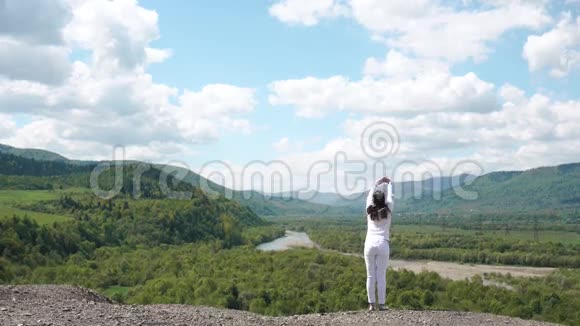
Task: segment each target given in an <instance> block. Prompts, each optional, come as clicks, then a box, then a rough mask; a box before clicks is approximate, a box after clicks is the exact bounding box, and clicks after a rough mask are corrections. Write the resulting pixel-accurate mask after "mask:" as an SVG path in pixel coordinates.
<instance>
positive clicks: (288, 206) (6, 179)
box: [0, 144, 345, 216]
mask: <svg viewBox="0 0 580 326" xmlns="http://www.w3.org/2000/svg"><path fill="white" fill-rule="evenodd" d="M0 148H1V149H0V189H46V187H48V186H50V187H53V186H59V185H63V186H67V187H70V186H74V187H89V177H90V172H91V171H92V169H93V168H94V167H95V166H96V165H97V164H98V163H99V162H93V161H76V160H70V159H68V158H66V157H64V156H62V155H59V154H56V153H52V152H49V151H45V150H37V149H19V148H14V147H11V146H8V145H1V144H0ZM122 164H123V165H124V167H125V168H126V171H130V172H129V173H133V171H134V169H136V168H137V167H138V166H147V165H149V166H150V167H151V168H153V169H154V170H157V171H161V170H162V168H164V167H165V166H164V165H159V164H148V163H143V162H138V161H123V162H122ZM171 170H172V171H173V172H174V173H175V172H177V171H179V173H182V174H183V175H185V177H184V178H183V181H184V182H186V183H188V184H191V185H193V186H194V187H198V188H201V189H202V190H204V191H205V192H207V193H208V194H210V195H212V194H213V195H214V196H219V195H222V196H231V197H232V199H233V200H236V201H238V202H239V203H241V204H242V205H245V206H248V207H249V208H250V209H252V211H254V212H255V213H256V214H259V215H262V216H267V215H271V216H289V215H305V216H312V215H329V214H331V215H334V214H345V212H344V210H339V209H336V208H335V207H331V206H328V205H322V204H316V203H311V202H307V201H304V200H300V199H296V198H284V197H280V196H267V195H264V194H262V193H259V192H256V191H235V190H230V189H227V188H225V187H223V186H221V185H218V184H216V183H214V182H212V181H210V180H207V179H205V178H204V177H202V176H200V175H199V174H197V173H194V172H192V171H190V170H187V169H184V168H180V167H171ZM2 175H4V176H2ZM172 175H174V174H172ZM157 176H159V173H157ZM131 177H132V175H125V178H124V179H125V181H124V184H126V187H125V188H127V189H128V188H130V187H131V180H129V179H130V178H131ZM157 178H158V177H157ZM111 180H112V176H110V177H109V180H108V183H109V184H110V186H111V187H112V181H111ZM150 183H151V182H150ZM130 192H131V191H128V190H127V193H130Z"/></svg>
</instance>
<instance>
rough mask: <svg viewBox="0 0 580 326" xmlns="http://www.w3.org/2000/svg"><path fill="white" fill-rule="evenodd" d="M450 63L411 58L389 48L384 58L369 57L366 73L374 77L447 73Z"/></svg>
mask: <svg viewBox="0 0 580 326" xmlns="http://www.w3.org/2000/svg"><path fill="white" fill-rule="evenodd" d="M448 71H449V65H448V64H446V63H444V62H441V61H439V60H433V59H411V58H409V57H407V56H405V55H404V54H402V53H401V52H399V51H397V50H389V52H387V55H386V57H385V59H384V60H381V59H377V58H369V59H367V61H366V62H365V66H364V73H365V75H368V76H373V77H381V76H386V77H391V78H395V79H401V78H402V79H406V78H416V77H419V76H420V75H422V74H433V73H447V72H448Z"/></svg>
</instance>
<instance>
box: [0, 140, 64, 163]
mask: <svg viewBox="0 0 580 326" xmlns="http://www.w3.org/2000/svg"><path fill="white" fill-rule="evenodd" d="M0 153H5V154H12V155H16V156H20V157H24V158H30V159H34V160H37V161H62V162H65V161H69V159H68V158H66V157H64V156H62V155H59V154H56V153H53V152H49V151H46V150H43V149H33V148H15V147H12V146H8V145H4V144H0Z"/></svg>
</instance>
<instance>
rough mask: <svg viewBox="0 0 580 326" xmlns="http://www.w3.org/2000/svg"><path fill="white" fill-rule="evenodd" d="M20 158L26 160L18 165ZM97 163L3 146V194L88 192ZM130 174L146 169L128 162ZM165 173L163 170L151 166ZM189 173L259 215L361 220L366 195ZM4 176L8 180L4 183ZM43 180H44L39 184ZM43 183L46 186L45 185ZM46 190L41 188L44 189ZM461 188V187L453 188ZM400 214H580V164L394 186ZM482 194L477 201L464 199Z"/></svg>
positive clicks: (190, 179)
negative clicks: (257, 186) (233, 186)
mask: <svg viewBox="0 0 580 326" xmlns="http://www.w3.org/2000/svg"><path fill="white" fill-rule="evenodd" d="M17 158H20V159H17ZM96 164H97V162H90V161H73V160H69V159H67V158H65V157H64V156H61V155H59V154H55V153H52V152H48V151H44V150H36V149H32V150H31V149H18V148H14V147H10V146H6V145H0V177H1V178H0V188H18V187H20V188H25V189H38V187H45V186H47V185H49V184H50V185H52V184H64V185H68V186H84V187H88V179H89V175H90V170H92V167H93V165H96ZM123 164H124V165H125V166H127V167H128V168H129V169H132V168H135V167H136V166H137V165H140V164H141V165H142V164H146V163H141V162H137V161H124V162H123ZM151 166H152V167H153V168H155V169H156V170H160V169H161V168H162V167H163V166H162V165H155V164H154V165H151ZM175 169H176V170H181V171H182V172H185V175H186V177H185V179H184V181H185V182H187V183H188V184H191V185H193V186H195V187H200V188H201V189H202V190H204V191H205V192H206V193H208V194H210V195H212V194H213V196H219V195H222V196H223V195H231V196H232V198H233V199H234V200H236V201H238V202H240V203H241V204H242V205H245V206H248V207H250V208H251V209H252V210H253V211H254V212H256V213H257V214H259V215H262V216H265V215H271V216H290V215H292V216H337V215H342V216H346V215H355V214H361V211H362V210H363V209H364V203H365V199H366V191H365V192H361V193H355V194H350V195H348V196H345V197H343V196H341V195H339V194H335V193H325V192H302V193H278V194H273V195H267V194H262V193H260V192H257V191H235V190H230V189H227V188H225V187H223V186H221V185H218V184H216V183H214V182H212V181H209V180H207V179H205V178H203V177H202V176H200V175H198V174H196V173H194V172H191V171H189V170H185V169H182V168H178V167H175ZM1 175H5V176H4V177H2V176H1ZM36 178H40V179H36ZM39 180H40V181H41V182H40V181H39ZM39 184H40V186H39ZM454 185H455V186H457V185H459V186H460V187H459V188H457V187H453V186H454ZM393 186H394V190H393V191H394V196H395V200H396V204H395V205H396V209H397V211H399V212H531V211H549V210H569V209H580V163H571V164H564V165H559V166H553V167H540V168H535V169H531V170H527V171H499V172H492V173H488V174H485V175H482V176H479V177H475V176H472V175H459V176H450V177H439V178H430V179H425V180H422V181H405V182H397V181H396V180H395V181H393ZM465 193H471V194H477V198H476V199H473V200H468V199H465V196H462V194H465Z"/></svg>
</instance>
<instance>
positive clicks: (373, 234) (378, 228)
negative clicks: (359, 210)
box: [365, 182, 394, 243]
mask: <svg viewBox="0 0 580 326" xmlns="http://www.w3.org/2000/svg"><path fill="white" fill-rule="evenodd" d="M376 187H383V191H384V193H385V205H387V206H388V207H389V210H390V211H391V213H392V212H393V206H394V205H393V188H392V184H391V182H389V183H381V184H380V185H378V186H375V187H372V188H371V189H370V190H369V194H368V195H367V204H366V206H365V210H366V208H367V207H369V206H370V205H372V204H373V193H374V192H375V189H376ZM391 219H392V214H390V216H389V217H388V218H384V219H380V220H378V221H373V220H371V216H370V215H369V214H367V237H366V240H365V241H366V242H367V243H377V242H381V241H390V229H391Z"/></svg>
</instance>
